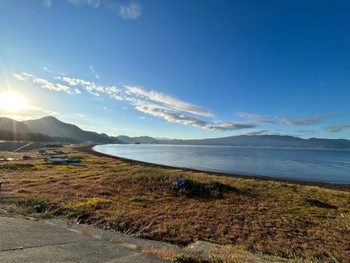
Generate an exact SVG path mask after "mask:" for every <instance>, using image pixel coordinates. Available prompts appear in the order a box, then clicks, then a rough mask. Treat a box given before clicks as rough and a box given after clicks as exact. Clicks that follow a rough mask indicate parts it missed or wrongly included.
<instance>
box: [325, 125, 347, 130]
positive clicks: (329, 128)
mask: <svg viewBox="0 0 350 263" xmlns="http://www.w3.org/2000/svg"><path fill="white" fill-rule="evenodd" d="M326 130H327V131H329V132H340V131H343V130H350V124H336V125H332V126H329V127H327V128H326Z"/></svg>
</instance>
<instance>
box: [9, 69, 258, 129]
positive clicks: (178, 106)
mask: <svg viewBox="0 0 350 263" xmlns="http://www.w3.org/2000/svg"><path fill="white" fill-rule="evenodd" d="M14 77H15V78H17V79H19V80H22V81H31V82H33V83H34V84H36V85H39V86H41V87H42V88H45V89H49V90H54V91H64V92H67V93H69V94H81V91H80V90H81V89H82V90H85V91H87V92H89V93H90V94H92V95H94V96H101V95H105V96H108V97H110V98H112V99H115V100H117V101H124V102H127V103H129V104H130V105H132V106H133V107H134V109H136V110H137V111H140V112H142V113H145V114H148V115H152V116H155V117H159V118H162V119H164V120H166V121H168V122H172V123H180V124H184V125H192V126H194V127H198V128H201V129H206V130H211V131H232V130H241V129H249V128H253V127H255V125H254V124H252V123H247V122H230V121H211V120H203V119H201V118H202V117H204V118H206V119H208V118H212V117H213V116H214V115H213V113H212V112H211V111H209V110H207V109H205V108H203V107H200V106H197V105H194V104H191V103H188V102H186V101H182V100H179V99H176V98H173V97H171V96H169V95H166V94H164V93H161V92H157V91H153V90H150V91H147V90H144V89H142V88H140V87H136V86H127V85H125V86H123V87H116V86H103V85H98V84H96V83H95V82H92V81H86V80H83V79H78V78H70V77H66V76H55V77H54V79H55V80H56V82H57V83H52V82H50V81H48V80H46V79H42V78H37V77H35V76H33V75H31V74H27V73H21V74H14ZM62 83H64V84H65V85H63V84H62ZM104 109H105V110H106V109H107V108H104ZM123 109H127V107H123ZM193 115H194V116H193ZM195 116H200V118H198V117H195Z"/></svg>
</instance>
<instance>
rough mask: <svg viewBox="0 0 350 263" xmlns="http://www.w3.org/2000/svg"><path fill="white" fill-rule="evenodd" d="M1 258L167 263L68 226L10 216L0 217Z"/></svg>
mask: <svg viewBox="0 0 350 263" xmlns="http://www.w3.org/2000/svg"><path fill="white" fill-rule="evenodd" d="M0 259H1V262H4V263H7V262H11V263H20V262H28V263H31V262H33V263H34V262H35V263H41V262H57V263H60V262H84V263H93V262H110V263H112V262H121V263H124V262H125V263H127V262H132V263H145V262H150V263H153V262H154V263H162V262H167V261H166V260H163V259H160V258H158V257H154V256H151V255H148V254H143V253H141V252H140V251H135V250H131V249H129V248H126V247H121V246H117V245H116V244H112V243H111V242H109V241H108V240H106V239H104V238H101V239H98V238H96V237H92V236H90V235H86V234H84V233H80V232H79V231H71V230H70V229H68V227H67V228H64V227H59V226H58V225H55V224H47V223H44V222H40V221H30V220H24V219H18V218H7V217H0Z"/></svg>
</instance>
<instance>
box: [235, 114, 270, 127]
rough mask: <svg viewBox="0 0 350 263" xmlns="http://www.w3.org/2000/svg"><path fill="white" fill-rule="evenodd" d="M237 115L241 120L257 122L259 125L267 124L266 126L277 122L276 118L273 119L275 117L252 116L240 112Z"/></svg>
mask: <svg viewBox="0 0 350 263" xmlns="http://www.w3.org/2000/svg"><path fill="white" fill-rule="evenodd" d="M237 115H238V116H239V117H241V118H244V119H248V120H250V121H253V122H257V123H265V124H272V123H276V120H275V119H276V117H273V116H267V115H259V114H252V113H247V112H238V113H237Z"/></svg>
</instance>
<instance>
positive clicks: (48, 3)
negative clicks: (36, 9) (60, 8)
mask: <svg viewBox="0 0 350 263" xmlns="http://www.w3.org/2000/svg"><path fill="white" fill-rule="evenodd" d="M42 2H43V5H44V6H45V7H51V6H52V0H42Z"/></svg>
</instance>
